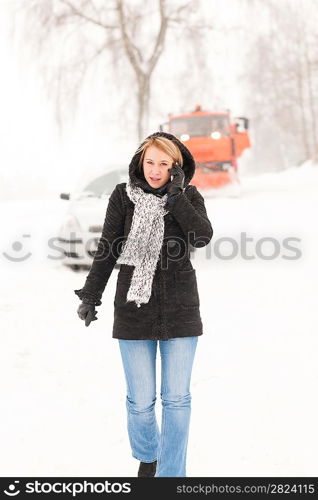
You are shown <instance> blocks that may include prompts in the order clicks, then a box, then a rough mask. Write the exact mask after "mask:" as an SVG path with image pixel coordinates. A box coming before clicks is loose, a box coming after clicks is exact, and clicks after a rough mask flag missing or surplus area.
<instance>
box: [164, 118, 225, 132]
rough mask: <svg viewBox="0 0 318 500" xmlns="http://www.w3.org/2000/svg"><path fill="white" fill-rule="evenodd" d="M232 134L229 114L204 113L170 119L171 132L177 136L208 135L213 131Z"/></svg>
mask: <svg viewBox="0 0 318 500" xmlns="http://www.w3.org/2000/svg"><path fill="white" fill-rule="evenodd" d="M216 131H218V132H220V133H221V134H222V135H230V128H229V120H228V116H227V115H204V116H188V117H184V118H174V119H172V120H171V121H170V133H171V134H174V135H176V136H179V137H180V136H181V135H182V134H188V135H189V136H190V137H208V136H210V135H211V133H212V132H216Z"/></svg>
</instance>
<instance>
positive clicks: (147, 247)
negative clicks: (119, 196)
mask: <svg viewBox="0 0 318 500" xmlns="http://www.w3.org/2000/svg"><path fill="white" fill-rule="evenodd" d="M126 191H127V195H128V197H129V198H130V200H131V201H132V202H133V203H134V204H135V209H134V215H133V220H132V224H131V228H130V232H129V235H128V237H127V240H126V241H125V243H124V244H123V247H122V251H121V254H120V256H119V258H118V259H117V263H118V264H127V265H129V266H135V269H134V272H133V275H132V278H131V283H130V287H129V290H128V293H127V299H126V301H127V302H131V301H135V302H136V304H137V307H140V306H141V304H146V303H147V302H149V299H150V296H151V290H152V281H153V277H154V274H155V270H156V266H157V262H158V258H159V254H160V249H161V246H162V242H163V236H164V219H163V217H164V215H166V214H167V213H168V210H166V209H165V208H164V205H165V203H166V201H167V197H168V195H167V194H165V195H163V196H162V197H158V196H156V195H154V194H152V193H146V192H145V191H144V190H143V189H141V188H140V187H138V186H133V185H132V184H131V181H130V179H129V180H128V182H127V185H126Z"/></svg>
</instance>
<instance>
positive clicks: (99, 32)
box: [25, 0, 210, 140]
mask: <svg viewBox="0 0 318 500" xmlns="http://www.w3.org/2000/svg"><path fill="white" fill-rule="evenodd" d="M197 5H198V0H190V1H188V2H187V3H182V4H181V5H177V6H176V2H175V1H173V2H172V3H170V5H168V3H167V1H166V0H158V4H157V8H156V9H153V7H154V4H153V2H152V3H151V4H150V7H152V10H150V9H149V3H148V4H145V5H144V6H142V5H141V4H138V3H137V4H136V3H131V2H129V1H128V0H110V1H108V2H105V1H103V0H77V1H76V2H75V0H33V1H31V0H28V1H27V2H26V7H25V8H26V11H27V19H28V25H27V30H28V31H29V32H30V31H31V30H32V32H33V35H32V37H31V42H33V44H34V40H35V43H36V47H37V49H38V53H40V54H42V56H43V57H45V54H46V53H47V52H46V50H48V46H49V43H48V42H49V40H50V41H51V43H52V41H53V40H55V41H56V40H57V39H62V40H63V42H64V40H65V42H64V43H65V45H64V43H63V46H62V47H61V59H60V60H59V61H54V63H53V67H52V60H50V68H49V74H50V77H49V81H48V87H49V88H50V89H52V88H54V95H55V98H56V104H57V119H58V122H59V125H60V127H62V121H63V119H62V113H63V108H64V106H63V104H64V103H65V102H66V101H67V102H68V104H70V103H72V104H73V106H72V109H75V108H76V102H77V98H78V95H79V91H80V89H81V88H82V87H83V84H84V80H85V77H86V76H87V73H88V72H89V70H90V68H91V67H92V66H97V65H98V64H99V62H100V61H102V64H105V65H106V61H107V57H109V56H111V57H112V68H113V70H115V71H116V70H117V68H118V63H119V61H120V59H122V57H123V56H124V58H125V59H126V61H127V62H128V63H129V66H130V68H131V69H132V73H133V75H134V79H135V82H136V89H137V90H136V104H137V119H136V126H137V134H138V139H139V140H141V138H142V137H143V135H144V131H145V129H146V127H147V121H148V117H149V98H150V93H151V83H152V75H153V73H154V70H155V68H156V65H157V64H158V61H159V59H160V57H161V55H162V53H163V51H164V48H165V41H166V36H167V32H168V30H169V29H174V28H175V27H180V26H185V27H186V28H187V29H189V28H191V29H196V30H205V29H210V26H207V25H204V23H203V22H202V21H200V22H199V23H197V24H195V23H192V25H191V14H192V13H195V11H196V9H197ZM147 9H148V10H147ZM150 16H155V17H156V18H157V19H153V17H152V18H151V23H152V26H154V27H156V26H158V27H157V29H156V30H155V29H151V33H150V35H149V37H148V38H149V39H147V40H141V41H138V40H137V39H138V36H136V35H138V32H139V31H140V29H142V27H143V26H144V24H145V23H146V22H147V20H149V19H150ZM35 21H36V22H35ZM35 27H36V30H34V28H35ZM34 31H36V33H35V34H34ZM154 32H156V33H155V36H154V35H153V33H154ZM51 35H53V36H51ZM61 37H62V38H61ZM53 43H54V42H53ZM66 44H67V45H66ZM45 45H46V50H43V47H44V46H45ZM65 47H67V50H66V51H65ZM65 52H66V53H65ZM146 52H150V55H149V56H148V57H146ZM107 64H108V61H107ZM53 81H54V83H55V85H52V82H53ZM130 87H131V88H133V85H129V84H127V88H130Z"/></svg>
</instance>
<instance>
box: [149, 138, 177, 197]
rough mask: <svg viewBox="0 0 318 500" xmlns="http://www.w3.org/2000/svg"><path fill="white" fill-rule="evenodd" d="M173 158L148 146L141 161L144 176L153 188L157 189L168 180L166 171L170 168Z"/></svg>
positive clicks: (168, 174) (168, 176) (154, 147)
mask: <svg viewBox="0 0 318 500" xmlns="http://www.w3.org/2000/svg"><path fill="white" fill-rule="evenodd" d="M172 163H173V158H172V157H171V156H169V155H168V154H167V153H165V152H164V151H162V150H161V149H159V148H157V147H156V146H149V147H148V148H147V149H146V151H145V156H144V159H143V170H144V176H145V179H146V181H147V182H148V184H149V185H150V186H151V187H153V188H159V187H161V186H163V185H164V184H166V182H167V181H168V180H169V179H170V172H168V169H169V168H171V167H172Z"/></svg>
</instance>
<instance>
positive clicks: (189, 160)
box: [129, 132, 195, 191]
mask: <svg viewBox="0 0 318 500" xmlns="http://www.w3.org/2000/svg"><path fill="white" fill-rule="evenodd" d="M152 137H166V138H167V139H170V140H171V141H172V142H174V143H175V144H176V145H177V146H178V147H179V149H180V151H181V154H182V157H183V166H182V168H183V171H184V174H185V179H184V186H187V185H188V184H189V182H190V181H191V179H192V177H193V176H194V172H195V161H194V158H193V156H192V154H191V153H190V151H189V150H188V148H187V147H186V146H185V145H184V144H183V143H182V142H181V141H179V139H177V137H175V136H174V135H172V134H168V133H167V132H155V133H154V134H151V135H149V136H148V137H146V139H145V140H144V141H143V142H142V143H141V144H140V146H141V145H142V144H144V142H145V141H146V140H147V139H150V138H152ZM140 146H139V147H140ZM139 147H138V148H137V150H138V149H139ZM141 155H142V152H140V153H135V154H134V156H133V157H132V160H131V162H130V164H129V177H130V180H131V183H132V184H133V185H135V186H139V187H141V188H143V189H144V188H145V189H146V190H149V188H150V186H149V184H148V182H147V181H146V179H145V176H144V173H143V171H142V172H141V171H140V170H139V168H138V162H139V160H140V157H141ZM169 182H170V181H169ZM150 189H151V190H152V191H155V189H154V188H150ZM158 189H160V188H158Z"/></svg>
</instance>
